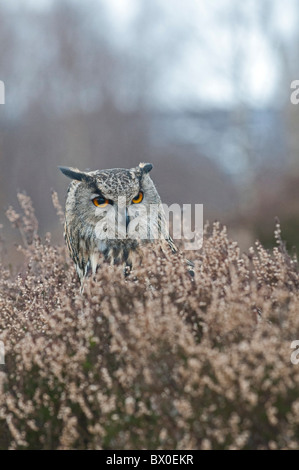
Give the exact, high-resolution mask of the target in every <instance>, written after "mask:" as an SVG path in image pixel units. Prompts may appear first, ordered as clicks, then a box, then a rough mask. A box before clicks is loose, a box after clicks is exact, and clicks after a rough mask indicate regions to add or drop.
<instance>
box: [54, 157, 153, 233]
mask: <svg viewBox="0 0 299 470" xmlns="http://www.w3.org/2000/svg"><path fill="white" fill-rule="evenodd" d="M59 168H60V170H61V171H62V173H63V174H64V175H66V176H67V177H69V178H71V179H72V180H73V181H72V183H71V185H70V187H69V191H68V196H67V201H66V217H67V218H69V220H72V221H73V222H75V220H77V222H78V223H80V225H82V230H84V229H85V230H87V229H88V230H90V231H94V232H95V233H96V234H97V237H98V238H100V239H107V238H115V237H116V238H135V239H136V238H147V237H144V234H145V232H147V233H148V232H149V228H150V227H151V226H152V229H153V230H154V229H155V227H156V225H157V217H155V215H156V216H157V214H158V213H160V210H161V200H160V197H159V194H158V192H157V190H156V188H155V185H154V183H153V181H152V179H151V178H150V176H149V172H150V171H151V169H152V164H151V163H140V164H139V165H138V166H137V167H135V168H131V169H124V168H113V169H108V170H96V171H80V170H78V169H76V168H67V167H59ZM150 213H151V215H150ZM154 219H155V220H154ZM150 231H151V230H150ZM141 232H142V233H143V236H141V237H140V233H141ZM138 234H139V236H138ZM90 235H91V233H90ZM147 236H148V235H147ZM149 236H151V235H149Z"/></svg>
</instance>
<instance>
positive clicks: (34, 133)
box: [0, 0, 299, 253]
mask: <svg viewBox="0 0 299 470" xmlns="http://www.w3.org/2000/svg"><path fill="white" fill-rule="evenodd" d="M298 20H299V6H298V2H297V1H296V0H286V1H285V0H263V2H260V1H259V0H244V1H243V2H240V1H237V0H218V1H217V2H208V1H199V0H185V1H184V2H182V1H180V0H163V1H161V0H151V1H150V2H149V1H147V0H138V1H137V0H113V1H112V0H85V1H84V2H83V1H78V0H77V1H76V0H52V1H51V0H35V1H33V0H30V1H29V0H28V1H27V2H21V1H20V0H15V1H14V2H10V3H8V2H7V3H6V4H5V3H4V2H2V3H1V4H0V79H1V80H3V81H4V83H5V89H6V103H5V105H1V106H0V203H1V213H0V223H3V221H4V219H5V215H4V213H5V209H6V208H7V207H8V206H9V205H10V204H12V205H16V206H17V204H16V202H15V201H16V193H17V191H18V190H25V191H26V192H27V194H28V195H30V196H31V197H32V199H33V202H34V205H35V208H36V213H37V217H38V219H39V221H40V225H41V229H42V231H43V232H46V231H51V232H52V233H53V236H54V238H55V239H56V240H57V241H60V240H61V237H62V234H61V227H60V226H59V224H58V223H57V217H56V214H55V211H54V209H53V207H52V203H51V197H50V191H51V188H54V189H55V190H57V191H58V194H59V196H60V199H61V201H63V200H64V197H65V191H66V187H67V184H68V181H67V180H66V179H65V178H63V177H62V175H61V174H60V173H59V172H58V170H57V166H58V165H65V166H67V165H69V166H78V167H79V168H82V169H84V168H90V169H101V168H111V167H130V166H135V165H137V164H138V163H139V162H140V161H150V162H152V163H153V164H154V171H153V173H152V175H153V178H154V180H155V182H156V184H157V186H158V190H159V192H160V194H161V195H162V198H163V201H164V202H165V203H180V204H183V203H201V204H204V218H205V219H209V220H211V221H213V220H215V219H218V220H220V221H221V222H223V223H225V224H227V225H228V227H229V233H230V235H231V236H233V237H234V238H236V239H237V240H238V241H239V243H240V245H241V248H242V249H247V248H248V247H249V245H250V244H252V243H253V242H254V241H255V239H256V238H259V239H260V240H261V241H262V242H263V243H264V244H265V245H266V246H271V245H273V244H274V239H273V229H274V225H275V217H278V218H279V219H280V222H281V226H282V236H283V238H284V239H285V240H286V241H287V246H288V247H289V248H291V247H293V246H296V247H297V248H298V247H299V236H298V228H299V197H298V196H299V184H298V183H299V160H298V154H299V107H298V106H295V105H293V104H291V102H290V95H291V89H290V84H291V82H292V81H293V80H296V79H299V60H298V59H299V47H298V46H299V29H298V27H297V25H298ZM9 230H10V228H9V226H8V224H7V223H5V226H4V232H5V235H6V238H7V237H8V238H9V240H10V241H11V243H13V242H14V241H15V240H14V236H15V235H12V234H11V233H10V232H9ZM13 251H14V250H11V253H13Z"/></svg>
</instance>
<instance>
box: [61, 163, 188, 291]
mask: <svg viewBox="0 0 299 470" xmlns="http://www.w3.org/2000/svg"><path fill="white" fill-rule="evenodd" d="M59 168H60V170H61V171H62V173H63V174H64V175H66V176H67V177H69V178H71V179H72V180H73V181H72V182H71V184H70V186H69V188H68V193H67V198H66V207H65V232H64V235H65V239H66V243H67V246H68V249H69V252H70V255H71V258H72V259H73V261H74V262H75V265H76V270H77V273H78V275H79V278H80V281H81V284H82V283H83V281H84V279H85V277H86V276H87V275H88V273H93V274H95V273H96V271H97V269H98V267H99V266H101V264H102V263H104V262H108V263H110V264H123V266H124V271H125V274H127V273H129V272H130V270H131V268H132V265H133V261H134V257H136V255H138V253H140V252H141V249H142V246H143V245H144V244H145V243H152V242H154V241H155V240H158V241H159V243H161V246H162V247H163V246H165V247H169V248H170V250H171V251H172V252H174V253H175V252H176V251H177V248H176V246H175V244H174V242H173V240H172V239H171V237H170V235H169V232H168V227H167V222H166V218H165V213H164V210H163V206H162V203H161V199H160V196H159V194H158V192H157V189H156V187H155V185H154V183H153V181H152V179H151V178H150V176H149V172H150V171H151V169H152V165H151V164H150V163H140V164H139V165H138V166H137V167H135V168H131V169H124V168H113V169H108V170H96V171H80V170H78V169H76V168H67V167H59ZM189 267H190V272H191V264H190V265H189Z"/></svg>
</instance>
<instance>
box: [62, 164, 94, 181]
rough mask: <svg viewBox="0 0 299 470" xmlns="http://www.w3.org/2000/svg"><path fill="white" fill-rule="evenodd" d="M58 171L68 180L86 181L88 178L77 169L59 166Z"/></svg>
mask: <svg viewBox="0 0 299 470" xmlns="http://www.w3.org/2000/svg"><path fill="white" fill-rule="evenodd" d="M58 168H59V170H60V171H61V172H62V173H63V174H64V175H65V176H67V177H68V178H71V179H72V180H77V181H86V180H88V178H89V176H88V175H87V174H86V173H84V172H83V171H80V170H78V168H69V167H67V166H59V167H58Z"/></svg>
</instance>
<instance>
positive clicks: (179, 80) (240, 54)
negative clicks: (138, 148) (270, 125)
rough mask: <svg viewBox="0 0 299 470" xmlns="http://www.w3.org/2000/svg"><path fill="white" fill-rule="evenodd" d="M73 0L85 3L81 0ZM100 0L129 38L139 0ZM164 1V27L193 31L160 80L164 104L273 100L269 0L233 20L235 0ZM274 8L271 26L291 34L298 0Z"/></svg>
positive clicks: (278, 1)
mask: <svg viewBox="0 0 299 470" xmlns="http://www.w3.org/2000/svg"><path fill="white" fill-rule="evenodd" d="M74 1H79V3H81V1H82V0H74ZM97 1H98V2H99V4H100V3H102V4H104V6H106V7H107V9H108V12H109V11H110V19H111V21H112V23H113V24H114V36H115V41H119V42H120V43H121V41H126V38H127V39H128V38H129V37H130V33H131V31H132V24H133V22H134V18H135V16H136V14H137V13H138V8H139V7H140V5H142V3H141V0H94V2H93V3H92V5H96V3H97ZM50 2H51V0H27V1H26V2H25V1H24V0H15V1H14V2H13V3H12V7H13V6H14V7H17V6H18V5H22V6H24V5H34V6H35V7H37V8H44V7H45V6H46V5H47V4H48V3H50ZM160 2H161V5H160V4H159V6H162V9H163V12H164V17H165V18H166V23H167V25H166V27H165V30H166V32H167V31H168V29H167V27H168V26H169V25H171V27H173V31H176V28H177V29H178V31H180V28H182V29H184V28H185V29H184V31H189V36H188V40H187V41H186V45H185V46H184V49H183V54H181V55H180V57H179V60H178V59H177V60H176V61H175V62H173V65H172V67H171V68H170V69H169V72H168V73H167V71H166V74H165V77H164V82H165V83H163V78H162V79H161V80H162V82H161V88H163V87H164V88H163V90H164V91H163V93H160V96H161V97H162V98H161V99H162V102H161V104H166V105H167V104H169V103H174V106H181V105H188V103H191V102H192V103H194V102H200V103H201V104H202V105H204V104H205V103H206V104H207V105H213V104H214V105H217V106H224V107H225V106H227V105H229V104H231V103H233V102H234V101H235V100H238V101H240V99H241V100H242V99H243V98H244V101H247V102H248V101H250V103H251V104H252V105H253V106H265V105H267V103H269V102H270V100H271V99H272V97H273V95H274V90H275V86H276V85H277V82H278V80H279V70H278V64H277V59H276V57H275V54H274V53H273V44H272V45H271V44H269V41H268V35H267V34H264V31H263V26H261V24H260V7H261V6H262V5H263V4H264V5H265V4H266V2H264V3H263V1H260V0H246V1H244V2H242V8H241V9H240V12H239V13H240V14H241V16H239V17H238V16H236V19H235V22H232V18H234V15H236V14H237V15H238V9H239V4H241V2H239V1H236V0H217V2H213V1H211V0H160ZM86 5H88V2H86ZM236 6H237V8H236ZM270 13H272V22H271V28H272V30H275V32H276V35H277V34H278V35H280V36H281V37H283V38H285V39H287V38H288V37H289V38H291V35H292V33H293V32H294V31H295V30H296V27H297V24H298V1H297V0H272V1H271V9H270V10H269V14H270ZM264 14H266V15H267V14H268V12H267V11H265V12H264ZM242 15H243V16H242ZM244 15H245V16H244ZM240 18H241V20H242V21H239V20H240ZM166 34H167V33H166ZM278 42H279V39H278ZM174 55H175V54H174ZM293 78H294V79H295V78H299V77H293ZM163 100H165V103H163Z"/></svg>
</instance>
